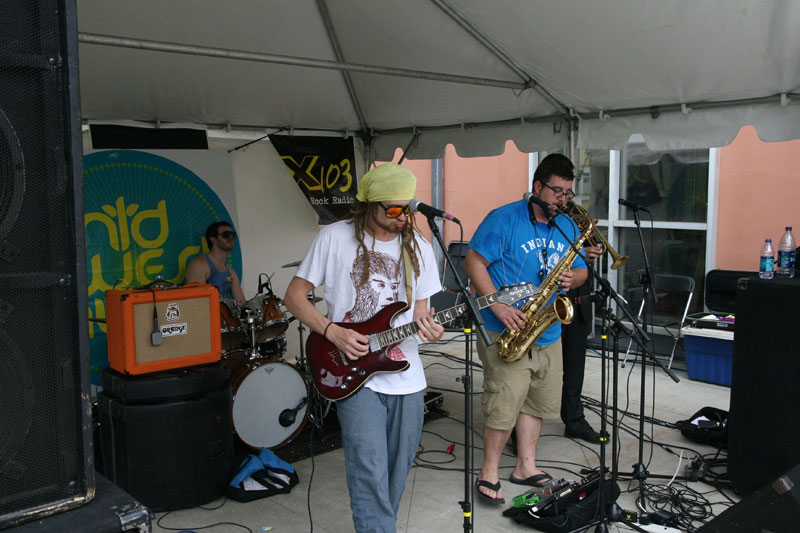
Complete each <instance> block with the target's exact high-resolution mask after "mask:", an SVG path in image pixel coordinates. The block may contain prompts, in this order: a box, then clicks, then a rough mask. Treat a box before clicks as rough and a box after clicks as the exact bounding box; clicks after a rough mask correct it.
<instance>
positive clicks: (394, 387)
mask: <svg viewBox="0 0 800 533" xmlns="http://www.w3.org/2000/svg"><path fill="white" fill-rule="evenodd" d="M416 186H417V179H416V177H415V176H414V174H412V173H411V171H410V170H408V169H406V168H404V167H402V166H400V165H396V164H393V163H387V164H384V165H381V166H379V167H376V168H374V169H372V170H371V171H369V172H367V173H366V174H365V175H364V177H363V178H362V179H361V183H360V184H359V191H358V194H357V195H356V202H355V204H354V207H353V209H352V213H351V217H350V219H348V220H343V221H340V222H336V223H334V224H331V225H329V226H326V227H324V228H323V229H322V230H321V231H320V233H319V235H317V237H316V239H314V242H313V243H312V245H311V249H310V250H309V252H308V254H307V255H306V257H305V259H303V261H302V263H301V264H300V266H299V267H298V269H297V274H296V275H295V277H294V278H293V279H292V281H291V283H289V287H288V288H287V289H286V297H285V303H286V307H287V308H288V310H289V311H290V312H291V313H292V314H293V315H294V316H295V317H297V318H298V319H299V320H300V321H301V322H303V324H305V325H306V326H308V327H309V328H311V330H312V331H314V332H316V333H318V334H319V335H321V336H322V337H324V338H325V339H326V340H327V341H329V342H331V343H333V344H334V345H335V346H336V347H337V348H338V349H339V350H340V351H341V353H342V354H344V356H346V357H347V359H349V360H351V361H358V360H359V359H360V358H362V357H365V356H366V355H367V354H369V353H370V348H369V337H368V336H367V335H365V334H363V333H359V332H358V331H356V330H354V329H348V328H346V327H342V326H340V325H339V324H336V322H340V323H345V322H364V321H366V320H368V319H370V318H372V317H373V316H374V315H375V314H376V313H378V312H379V311H380V310H381V308H383V307H385V306H387V305H390V304H393V303H396V302H398V301H403V302H411V303H412V305H410V306H409V308H408V309H406V310H405V311H403V312H401V313H399V314H398V315H397V317H396V318H395V319H394V322H393V325H402V324H406V323H410V322H412V321H413V322H414V323H415V324H416V326H417V328H418V332H417V335H418V336H419V338H420V339H421V340H422V341H424V342H431V341H436V340H439V339H440V338H441V337H442V334H443V333H444V328H443V327H442V326H441V325H439V324H437V323H436V322H435V321H434V320H433V318H432V316H431V315H432V314H433V310H430V311H429V310H428V298H429V297H430V296H431V295H433V294H435V293H436V292H438V291H439V290H440V289H441V284H440V282H439V275H438V273H437V268H436V261H435V259H434V255H433V249H432V248H431V245H430V243H429V242H428V241H426V240H425V239H424V238H423V237H422V236H421V235H420V233H419V231H418V230H417V229H416V227H415V224H414V217H413V216H412V215H411V211H410V210H409V208H408V203H409V201H410V200H411V199H412V198H413V197H414V193H415V191H416ZM323 284H324V285H325V292H324V298H325V302H326V303H327V306H328V317H325V316H323V315H322V314H321V313H320V312H319V311H318V310H317V309H316V308H315V307H314V305H313V304H312V303H311V302H309V300H308V299H307V295H308V293H309V292H310V291H311V289H313V288H314V287H318V286H320V285H323ZM370 333H371V332H370ZM386 356H387V357H388V358H389V359H392V360H395V361H405V362H407V363H408V364H407V365H405V366H407V367H408V368H407V369H406V370H405V371H403V372H391V373H376V374H375V375H373V376H372V377H370V378H369V379H368V380H367V381H366V383H365V384H364V386H363V387H361V388H359V389H357V391H356V392H354V393H352V394H350V395H349V396H347V397H346V398H344V399H342V400H340V401H339V402H337V404H336V412H337V415H338V417H339V423H340V425H341V427H342V447H343V448H344V455H345V470H346V473H347V487H348V489H349V491H350V508H351V510H352V512H353V523H354V524H355V529H356V531H359V532H361V531H380V532H392V531H395V529H396V527H395V526H396V523H397V508H398V506H399V505H400V498H401V497H402V495H403V491H404V490H405V486H406V477H407V476H408V472H409V471H410V469H411V465H412V462H413V460H414V456H415V454H416V452H417V446H418V444H419V441H420V437H421V435H422V422H423V411H424V405H423V395H424V389H425V387H426V383H425V374H424V372H423V368H422V362H421V361H420V357H419V351H418V344H417V340H416V338H415V337H413V336H411V337H408V338H406V339H405V340H403V341H402V342H400V343H399V344H397V345H396V346H394V347H393V348H391V349H390V350H389V351H388V353H387V354H386Z"/></svg>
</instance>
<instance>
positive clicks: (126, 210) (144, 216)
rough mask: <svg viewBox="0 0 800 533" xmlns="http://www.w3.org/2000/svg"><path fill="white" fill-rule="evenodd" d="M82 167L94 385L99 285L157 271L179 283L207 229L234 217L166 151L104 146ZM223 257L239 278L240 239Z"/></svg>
mask: <svg viewBox="0 0 800 533" xmlns="http://www.w3.org/2000/svg"><path fill="white" fill-rule="evenodd" d="M83 169H84V170H83V178H84V225H85V228H86V263H87V270H88V273H87V274H88V276H87V279H88V282H89V289H88V291H89V318H90V319H98V320H90V322H89V345H90V367H91V381H92V383H93V384H94V385H99V384H100V373H101V372H102V370H103V368H105V367H107V366H108V352H107V348H106V327H105V323H104V322H102V321H101V319H105V316H106V312H105V291H107V290H111V289H124V288H126V287H138V286H142V285H146V284H148V283H150V282H152V281H154V280H155V279H156V278H157V277H161V278H162V279H164V280H166V281H169V282H172V283H176V284H180V283H183V281H184V278H185V276H186V265H187V264H188V263H189V261H191V259H192V258H193V257H194V256H195V255H197V254H199V253H205V252H207V251H208V248H207V246H206V243H205V239H204V238H203V236H204V235H205V231H206V228H207V227H208V226H209V225H211V224H212V223H214V222H217V221H219V220H225V221H228V222H231V223H233V221H232V220H231V217H230V214H229V213H228V211H227V210H226V209H225V206H224V205H223V204H222V202H221V201H220V199H219V197H218V196H217V195H216V193H215V192H214V191H213V190H212V189H211V188H210V187H209V186H208V185H207V184H206V183H205V182H204V181H203V180H202V179H201V178H200V177H199V176H197V174H195V173H194V172H192V171H191V170H189V169H188V168H186V167H184V166H182V165H179V164H178V163H176V162H174V161H171V160H169V159H167V158H165V157H161V156H158V155H155V154H150V153H147V152H139V151H135V150H109V151H104V152H96V153H92V154H88V155H86V156H84V158H83ZM234 229H236V228H234ZM228 263H229V264H230V265H231V266H232V267H233V268H234V269H235V270H236V272H237V273H238V274H239V276H240V279H242V278H241V277H242V253H241V249H240V248H239V243H238V241H237V243H236V246H235V248H234V249H233V251H232V252H231V253H230V254H229V255H228Z"/></svg>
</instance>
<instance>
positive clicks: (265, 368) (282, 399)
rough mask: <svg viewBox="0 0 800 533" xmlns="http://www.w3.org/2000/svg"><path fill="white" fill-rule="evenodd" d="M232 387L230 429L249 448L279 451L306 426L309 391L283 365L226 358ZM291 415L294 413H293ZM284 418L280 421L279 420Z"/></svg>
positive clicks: (234, 355)
mask: <svg viewBox="0 0 800 533" xmlns="http://www.w3.org/2000/svg"><path fill="white" fill-rule="evenodd" d="M225 364H226V365H227V366H228V367H229V368H230V369H231V385H232V386H233V429H234V430H235V431H236V435H237V436H238V437H239V439H241V441H242V442H243V443H245V444H246V445H248V446H250V447H251V448H273V449H274V448H280V447H281V446H284V445H286V444H288V443H289V442H291V441H292V440H293V439H294V438H295V437H296V436H297V435H298V434H299V433H300V431H302V429H303V427H304V426H305V424H306V419H307V413H306V411H307V408H308V401H309V397H308V390H307V389H306V383H305V381H304V380H303V376H302V375H301V374H300V372H298V371H297V370H296V369H295V368H294V367H293V366H291V365H289V364H287V363H284V362H283V361H263V360H250V359H249V358H248V357H247V355H246V354H245V352H243V351H241V350H237V351H236V352H233V353H231V354H228V358H227V359H226V361H225ZM293 411H294V413H293ZM281 415H283V419H281Z"/></svg>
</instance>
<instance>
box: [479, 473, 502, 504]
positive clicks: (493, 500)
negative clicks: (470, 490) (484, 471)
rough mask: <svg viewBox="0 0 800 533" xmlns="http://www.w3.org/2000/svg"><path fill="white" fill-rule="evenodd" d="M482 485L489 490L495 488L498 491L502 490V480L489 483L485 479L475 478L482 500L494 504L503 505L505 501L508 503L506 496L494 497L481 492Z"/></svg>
mask: <svg viewBox="0 0 800 533" xmlns="http://www.w3.org/2000/svg"><path fill="white" fill-rule="evenodd" d="M481 487H484V488H487V489H489V490H493V491H495V492H497V491H499V490H500V482H499V481H498V482H497V483H489V482H488V481H486V480H485V479H476V480H475V490H476V491H477V492H478V498H480V499H481V500H483V501H485V502H487V503H492V504H494V505H503V504H504V503H506V499H505V498H492V497H491V496H489V495H488V494H484V493H483V492H481Z"/></svg>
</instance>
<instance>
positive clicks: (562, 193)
mask: <svg viewBox="0 0 800 533" xmlns="http://www.w3.org/2000/svg"><path fill="white" fill-rule="evenodd" d="M542 185H544V186H545V187H547V188H548V189H550V190H551V191H553V194H555V195H556V198H563V197H564V196H565V195H566V197H567V200H572V199H573V198H575V193H574V192H572V191H565V190H564V189H562V188H561V187H551V186H549V185H548V184H546V183H545V182H542Z"/></svg>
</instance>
